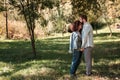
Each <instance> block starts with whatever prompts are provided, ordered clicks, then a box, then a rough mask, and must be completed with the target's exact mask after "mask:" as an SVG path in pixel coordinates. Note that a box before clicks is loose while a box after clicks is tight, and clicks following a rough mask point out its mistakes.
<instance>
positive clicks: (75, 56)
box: [70, 50, 82, 75]
mask: <svg viewBox="0 0 120 80" xmlns="http://www.w3.org/2000/svg"><path fill="white" fill-rule="evenodd" d="M81 56H82V52H81V51H78V50H74V52H73V57H72V64H71V68H70V74H71V75H75V73H76V70H77V68H78V66H79V64H80V62H81Z"/></svg>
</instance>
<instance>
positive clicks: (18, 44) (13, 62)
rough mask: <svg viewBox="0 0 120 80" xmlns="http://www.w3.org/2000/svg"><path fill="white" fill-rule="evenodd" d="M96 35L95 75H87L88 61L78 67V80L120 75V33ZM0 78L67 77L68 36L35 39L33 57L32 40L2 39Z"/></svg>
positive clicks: (56, 79)
mask: <svg viewBox="0 0 120 80" xmlns="http://www.w3.org/2000/svg"><path fill="white" fill-rule="evenodd" d="M107 35H109V34H108V33H101V34H98V35H94V42H95V47H94V51H93V54H92V56H93V57H92V61H93V70H92V71H93V75H92V76H90V77H88V76H85V75H84V72H85V63H84V58H83V56H82V62H81V64H80V66H79V68H78V70H77V75H78V80H119V79H120V76H119V75H120V60H119V59H120V39H119V37H120V33H114V34H113V36H112V37H109V36H107ZM0 45H1V46H0V80H67V78H69V69H70V64H71V58H72V55H71V54H68V46H69V36H65V37H56V38H47V39H43V40H37V41H36V48H37V58H36V59H33V57H32V56H33V55H32V49H31V46H30V42H29V41H17V40H15V41H14V40H13V41H12V40H4V41H0Z"/></svg>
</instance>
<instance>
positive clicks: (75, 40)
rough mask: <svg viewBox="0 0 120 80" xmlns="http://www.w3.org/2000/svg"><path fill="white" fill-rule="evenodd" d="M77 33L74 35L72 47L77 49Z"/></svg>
mask: <svg viewBox="0 0 120 80" xmlns="http://www.w3.org/2000/svg"><path fill="white" fill-rule="evenodd" d="M77 42H78V35H75V38H74V49H77V48H78V46H77V45H78V43H77Z"/></svg>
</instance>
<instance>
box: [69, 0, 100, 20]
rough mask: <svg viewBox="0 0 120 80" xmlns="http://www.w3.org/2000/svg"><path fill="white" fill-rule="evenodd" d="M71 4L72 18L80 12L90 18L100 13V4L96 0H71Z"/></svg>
mask: <svg viewBox="0 0 120 80" xmlns="http://www.w3.org/2000/svg"><path fill="white" fill-rule="evenodd" d="M71 1H72V5H73V18H75V19H76V18H78V17H79V15H80V14H86V15H88V16H89V19H90V21H91V18H92V17H93V16H94V15H95V16H94V18H97V17H98V16H100V15H101V13H100V4H99V2H98V0H79V1H78V0H71Z"/></svg>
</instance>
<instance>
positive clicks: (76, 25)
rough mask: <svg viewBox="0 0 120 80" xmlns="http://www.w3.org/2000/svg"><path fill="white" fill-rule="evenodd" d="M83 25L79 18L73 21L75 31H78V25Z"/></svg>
mask: <svg viewBox="0 0 120 80" xmlns="http://www.w3.org/2000/svg"><path fill="white" fill-rule="evenodd" d="M80 25H81V27H82V23H81V22H80V21H79V20H76V21H75V22H74V23H73V31H77V30H78V27H79V26H80ZM80 32H81V29H80Z"/></svg>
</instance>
